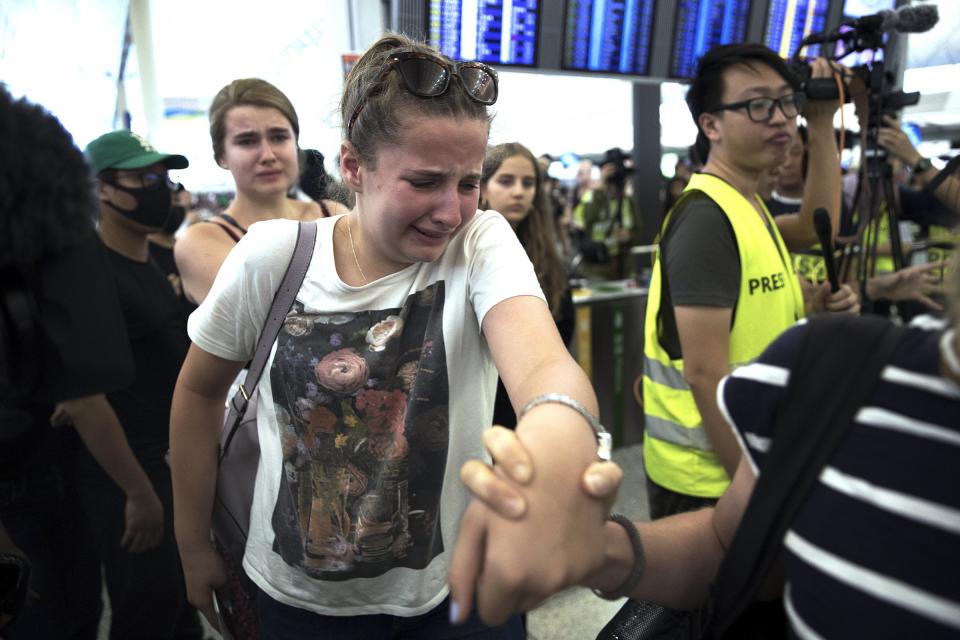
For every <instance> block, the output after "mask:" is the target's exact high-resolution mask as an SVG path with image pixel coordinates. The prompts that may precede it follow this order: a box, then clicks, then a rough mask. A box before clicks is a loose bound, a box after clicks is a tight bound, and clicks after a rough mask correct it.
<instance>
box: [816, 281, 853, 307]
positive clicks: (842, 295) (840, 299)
mask: <svg viewBox="0 0 960 640" xmlns="http://www.w3.org/2000/svg"><path fill="white" fill-rule="evenodd" d="M810 306H811V309H810V311H811V312H812V313H825V312H826V313H849V314H851V315H859V313H860V297H859V296H858V295H857V294H856V293H855V292H854V291H853V289H852V288H850V285H848V284H842V285H840V289H839V290H837V291H830V283H829V282H821V283H820V284H819V285H817V287H816V288H815V289H814V290H813V298H812V300H811V304H810Z"/></svg>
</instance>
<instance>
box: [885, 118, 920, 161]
mask: <svg viewBox="0 0 960 640" xmlns="http://www.w3.org/2000/svg"><path fill="white" fill-rule="evenodd" d="M883 124H884V126H882V127H880V129H878V130H877V144H879V145H880V146H881V147H883V148H884V149H886V150H887V152H888V153H890V155H892V156H894V157H895V158H899V159H900V160H902V161H903V162H904V164H906V165H907V166H908V167H912V166H914V165H915V164H917V161H918V160H920V158H921V157H922V156H921V155H920V152H919V151H917V150H916V149H915V148H914V146H913V143H912V142H910V138H908V137H907V134H905V133H904V132H903V129H901V128H900V125H899V124H898V123H897V121H896V119H895V118H892V117H891V116H883Z"/></svg>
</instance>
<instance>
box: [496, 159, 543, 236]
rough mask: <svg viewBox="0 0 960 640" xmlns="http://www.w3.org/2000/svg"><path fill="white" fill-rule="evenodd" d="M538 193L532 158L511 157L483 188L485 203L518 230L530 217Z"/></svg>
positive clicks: (501, 164)
mask: <svg viewBox="0 0 960 640" xmlns="http://www.w3.org/2000/svg"><path fill="white" fill-rule="evenodd" d="M536 193H537V170H536V167H534V165H533V163H532V162H530V159H529V158H526V157H524V156H521V155H515V156H510V157H509V158H507V159H505V160H504V161H503V162H501V163H500V166H499V167H498V168H497V170H496V172H495V173H494V174H493V175H492V176H490V179H489V180H487V182H486V183H485V184H484V185H483V199H484V200H486V202H487V204H488V206H489V207H490V208H491V209H494V210H495V211H499V212H500V213H502V214H503V217H505V218H506V219H507V220H508V221H509V222H510V224H511V225H513V226H514V227H516V226H517V225H518V224H520V223H521V222H522V221H523V219H524V218H526V217H527V215H528V214H529V213H530V207H532V206H533V198H534V196H535V195H536Z"/></svg>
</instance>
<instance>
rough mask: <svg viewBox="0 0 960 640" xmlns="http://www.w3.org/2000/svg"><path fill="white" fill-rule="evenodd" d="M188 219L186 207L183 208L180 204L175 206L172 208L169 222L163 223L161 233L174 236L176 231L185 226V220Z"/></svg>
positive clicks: (168, 217) (168, 218)
mask: <svg viewBox="0 0 960 640" xmlns="http://www.w3.org/2000/svg"><path fill="white" fill-rule="evenodd" d="M186 217H187V209H186V207H181V206H180V205H178V204H175V205H173V207H171V208H170V215H169V216H167V221H166V222H164V223H163V228H162V229H161V231H162V232H163V233H165V234H167V235H173V234H174V233H175V232H176V230H177V229H179V228H180V225H181V224H183V219H184V218H186Z"/></svg>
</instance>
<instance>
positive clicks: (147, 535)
mask: <svg viewBox="0 0 960 640" xmlns="http://www.w3.org/2000/svg"><path fill="white" fill-rule="evenodd" d="M124 521H125V527H124V531H123V538H121V540H120V546H121V547H122V548H124V549H126V550H127V551H129V552H130V553H143V552H144V551H148V550H150V549H153V548H154V547H156V546H157V545H158V544H160V540H161V539H162V538H163V504H161V502H160V498H158V497H157V494H156V492H154V490H153V488H152V487H151V488H150V490H149V491H144V492H141V493H131V494H129V495H127V503H126V506H125V508H124Z"/></svg>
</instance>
